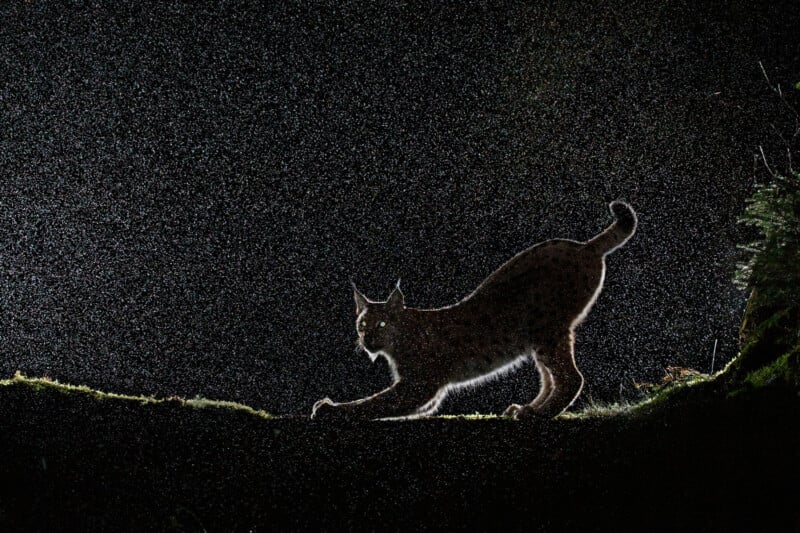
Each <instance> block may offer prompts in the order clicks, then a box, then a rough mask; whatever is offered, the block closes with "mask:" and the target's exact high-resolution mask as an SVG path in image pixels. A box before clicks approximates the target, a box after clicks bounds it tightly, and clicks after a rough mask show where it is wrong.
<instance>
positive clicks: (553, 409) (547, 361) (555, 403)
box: [511, 333, 583, 418]
mask: <svg viewBox="0 0 800 533" xmlns="http://www.w3.org/2000/svg"><path fill="white" fill-rule="evenodd" d="M573 346H574V340H573V336H572V334H571V333H570V334H568V335H564V336H562V337H560V338H558V340H556V341H554V342H552V343H549V344H546V345H543V346H541V347H540V350H539V351H538V354H537V357H536V361H537V367H538V366H539V365H541V366H543V367H544V369H545V370H546V371H547V372H548V373H549V374H550V378H551V380H550V386H551V390H550V394H549V395H548V396H547V397H546V398H545V399H544V400H540V397H541V395H542V393H541V391H540V393H539V396H537V397H536V399H535V400H534V401H533V402H531V403H530V404H528V405H524V406H522V407H520V408H519V409H516V410H515V412H513V413H511V416H513V417H514V418H528V417H531V418H552V417H554V416H556V415H558V414H560V413H561V412H563V411H564V410H565V409H567V408H568V407H569V406H570V405H572V402H574V401H575V399H576V398H577V397H578V395H579V394H580V392H581V389H582V388H583V375H581V373H580V371H579V370H578V367H577V366H575V357H574V353H573ZM540 373H541V370H540Z"/></svg>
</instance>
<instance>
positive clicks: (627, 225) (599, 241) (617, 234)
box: [586, 200, 637, 254]
mask: <svg viewBox="0 0 800 533" xmlns="http://www.w3.org/2000/svg"><path fill="white" fill-rule="evenodd" d="M608 207H609V208H610V209H611V214H613V215H614V218H616V220H615V221H614V223H613V224H611V225H610V226H609V227H607V228H606V229H605V231H603V232H602V233H600V234H599V235H597V236H596V237H594V238H593V239H591V240H590V241H588V242H587V243H586V246H588V247H590V248H594V249H595V250H597V252H598V253H601V254H608V253H611V252H613V251H614V250H616V249H617V248H619V247H620V246H622V245H623V244H625V243H626V242H627V241H628V239H630V238H631V236H632V235H633V234H634V232H635V231H636V223H637V221H636V212H634V210H633V208H632V207H631V206H630V205H628V204H626V203H625V202H621V201H619V200H617V201H614V202H611V203H610V204H609V206H608Z"/></svg>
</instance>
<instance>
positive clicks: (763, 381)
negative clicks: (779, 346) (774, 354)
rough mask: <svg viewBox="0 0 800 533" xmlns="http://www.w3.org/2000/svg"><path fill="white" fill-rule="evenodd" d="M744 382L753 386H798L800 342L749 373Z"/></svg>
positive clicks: (799, 385) (799, 377) (799, 379)
mask: <svg viewBox="0 0 800 533" xmlns="http://www.w3.org/2000/svg"><path fill="white" fill-rule="evenodd" d="M744 382H745V384H747V385H750V386H753V387H767V386H772V385H784V386H789V387H795V388H796V387H800V344H798V345H797V346H795V348H794V349H793V350H792V351H791V352H789V353H787V354H784V355H782V356H781V357H779V358H778V359H776V360H775V361H773V362H772V364H769V365H767V366H765V367H763V368H760V369H758V370H756V371H754V372H751V373H749V374H748V375H747V377H745V379H744Z"/></svg>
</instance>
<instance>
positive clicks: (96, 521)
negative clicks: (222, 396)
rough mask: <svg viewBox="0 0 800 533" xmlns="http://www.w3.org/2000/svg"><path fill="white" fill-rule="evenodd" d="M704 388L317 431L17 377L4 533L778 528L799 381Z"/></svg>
mask: <svg viewBox="0 0 800 533" xmlns="http://www.w3.org/2000/svg"><path fill="white" fill-rule="evenodd" d="M718 382H719V380H710V379H702V380H693V381H692V382H691V384H689V383H678V384H674V385H672V386H669V387H664V388H663V390H661V391H660V392H659V395H658V396H657V397H656V398H655V399H653V400H651V401H650V402H646V403H643V404H639V405H636V406H622V407H621V408H618V409H607V410H605V411H604V410H597V411H596V412H594V413H583V414H581V415H580V416H576V415H572V416H562V417H560V418H558V419H556V420H552V421H547V422H529V423H526V422H513V421H510V420H508V419H504V418H500V417H493V416H483V415H476V416H472V415H470V416H464V417H440V418H431V419H421V420H416V421H413V422H412V423H406V422H403V423H398V422H390V421H378V422H362V423H325V422H322V421H310V420H308V419H298V418H280V417H276V418H271V417H269V416H268V415H266V414H263V413H260V412H257V411H253V410H252V409H249V408H242V406H238V405H235V404H230V403H228V402H209V401H206V400H197V401H195V400H192V401H184V400H178V399H168V400H158V399H154V398H148V397H138V396H123V395H115V394H108V393H102V392H98V391H93V390H91V389H88V388H86V387H74V386H69V385H63V384H58V383H55V382H53V381H51V380H43V379H31V378H25V377H23V376H16V377H15V378H13V379H10V380H6V381H3V382H1V383H0V385H2V386H0V454H1V456H2V457H3V458H4V461H2V462H0V479H2V480H3V482H2V484H0V485H1V486H0V528H2V530H3V531H8V530H14V529H18V530H26V531H58V530H76V529H80V530H83V531H109V530H132V529H133V530H148V531H159V530H173V531H201V530H208V531H274V530H281V531H287V530H309V529H310V530H348V531H354V530H355V531H360V530H418V529H422V530H424V529H433V530H442V529H447V530H464V529H476V528H485V527H489V526H491V527H493V528H501V529H503V530H525V531H560V530H572V531H577V530H580V531H596V530H612V529H613V530H615V531H622V530H637V531H641V530H642V528H645V529H647V530H656V531H657V530H675V529H678V530H694V531H699V530H703V531H730V530H741V528H745V529H748V528H749V529H752V530H764V528H765V527H766V528H768V529H769V528H772V530H791V528H792V527H795V526H796V524H798V523H800V522H798V521H799V520H800V511H798V509H797V506H796V501H797V497H798V496H799V495H800V494H798V488H797V484H796V479H797V477H798V475H800V460H798V450H800V431H798V427H797V424H796V423H791V421H796V420H800V398H798V395H797V389H796V388H792V387H789V386H787V385H785V381H780V380H778V381H771V380H766V381H764V382H761V381H759V382H758V384H759V386H755V385H748V386H746V387H745V390H746V392H745V393H742V394H739V395H735V396H733V397H731V396H729V395H725V394H723V393H722V391H721V390H716V389H715V387H717V386H718V385H715V383H718ZM681 391H683V392H681ZM700 399H702V400H700ZM202 406H206V407H208V406H214V407H217V408H214V409H208V408H196V407H202Z"/></svg>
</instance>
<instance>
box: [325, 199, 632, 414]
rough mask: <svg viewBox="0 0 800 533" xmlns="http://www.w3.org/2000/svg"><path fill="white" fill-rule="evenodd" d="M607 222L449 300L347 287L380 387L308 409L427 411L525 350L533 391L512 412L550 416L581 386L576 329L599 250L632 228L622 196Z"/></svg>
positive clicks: (526, 253)
mask: <svg viewBox="0 0 800 533" xmlns="http://www.w3.org/2000/svg"><path fill="white" fill-rule="evenodd" d="M610 209H611V212H612V214H613V215H614V217H615V219H616V220H615V221H614V223H613V224H611V225H610V226H609V227H608V228H606V229H605V231H603V232H602V233H600V234H599V235H597V236H595V237H594V238H592V239H590V240H589V241H587V242H577V241H571V240H565V239H554V240H550V241H546V242H542V243H539V244H536V245H534V246H532V247H530V248H528V249H526V250H523V251H522V252H520V253H518V254H517V255H516V256H514V257H513V258H511V259H510V260H509V261H507V262H506V263H505V264H504V265H502V266H501V267H500V268H498V269H497V270H496V271H495V272H494V273H492V274H491V275H490V276H489V277H488V278H486V280H484V282H483V283H481V284H480V286H478V288H477V289H475V290H474V291H473V292H472V293H471V294H469V295H468V296H466V297H465V298H464V299H463V300H461V301H460V302H458V303H457V304H454V305H451V306H447V307H442V308H439V309H416V308H412V307H406V306H405V303H404V296H403V293H402V292H401V291H400V286H399V282H398V286H397V287H395V289H394V290H393V291H392V293H391V294H390V296H389V298H388V299H387V300H386V301H385V302H373V301H371V300H369V299H367V298H366V297H365V296H364V295H363V294H361V293H360V292H359V291H358V289H356V288H355V286H354V287H353V289H354V294H355V303H356V330H357V332H358V343H359V346H360V347H362V348H363V349H364V350H365V351H366V352H367V354H368V355H369V356H370V357H371V358H372V359H373V360H375V358H377V357H379V356H383V357H384V358H385V359H386V360H387V361H388V362H389V366H390V368H391V369H392V373H393V376H394V383H393V384H392V386H390V387H389V388H387V389H385V390H383V391H381V392H379V393H377V394H374V395H372V396H369V397H367V398H363V399H361V400H356V401H353V402H345V403H335V402H333V401H331V400H330V399H329V398H325V399H323V400H320V401H319V402H317V403H316V404H315V405H314V408H313V411H312V417H314V418H316V417H328V416H330V417H349V418H390V417H409V416H423V415H429V414H432V413H434V412H435V411H436V410H437V409H438V407H439V405H440V404H441V402H442V400H443V399H444V398H445V396H446V395H447V393H448V392H449V391H450V390H452V389H453V388H457V387H464V386H469V385H477V384H479V383H481V382H484V381H486V380H488V379H491V378H493V377H495V376H498V375H501V374H503V373H505V372H508V371H510V370H513V369H514V368H516V367H517V366H519V365H520V364H522V363H523V362H524V361H525V360H526V359H528V358H533V360H534V361H535V362H536V368H537V370H538V372H539V376H540V378H541V388H540V390H539V394H538V395H537V396H536V398H535V399H534V400H533V401H532V402H531V403H529V404H526V405H517V404H513V405H511V406H510V407H509V408H508V409H507V410H506V412H505V414H506V415H508V416H511V417H513V418H522V417H530V416H540V417H553V416H555V415H557V414H559V413H561V412H562V411H564V410H565V409H566V408H568V407H569V406H570V405H571V404H572V402H573V401H575V398H577V396H578V394H580V391H581V388H582V387H583V376H582V375H581V373H580V371H579V370H578V368H577V366H576V365H575V358H574V354H573V346H574V338H575V328H576V326H577V325H578V324H580V322H581V321H582V320H583V319H584V318H585V317H586V315H587V314H588V312H589V310H590V309H591V307H592V305H593V304H594V302H595V300H597V297H598V295H599V294H600V291H601V290H602V287H603V279H604V277H605V256H606V254H608V253H610V252H612V251H614V250H616V249H617V248H619V247H620V246H622V245H623V244H625V242H626V241H627V240H628V239H630V237H631V236H632V235H633V233H634V232H635V231H636V214H635V213H634V211H633V209H632V208H631V207H630V206H629V205H628V204H626V203H624V202H619V201H617V202H612V203H611V205H610Z"/></svg>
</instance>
